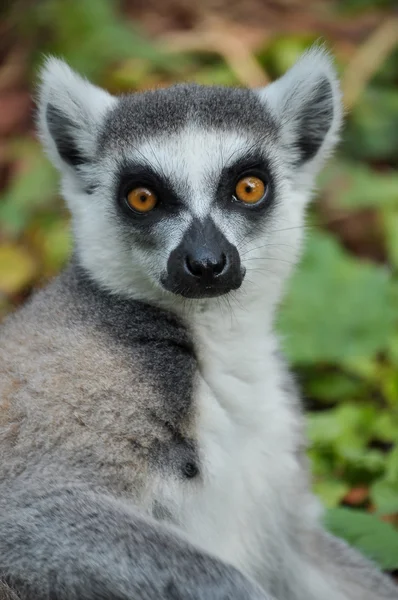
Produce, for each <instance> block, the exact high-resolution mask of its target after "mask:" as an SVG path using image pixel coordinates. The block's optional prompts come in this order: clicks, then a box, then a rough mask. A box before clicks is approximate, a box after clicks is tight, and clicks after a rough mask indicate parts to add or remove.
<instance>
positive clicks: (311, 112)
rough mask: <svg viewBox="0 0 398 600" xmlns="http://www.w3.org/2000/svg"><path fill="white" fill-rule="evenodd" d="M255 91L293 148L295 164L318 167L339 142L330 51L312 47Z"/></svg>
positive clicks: (338, 105) (337, 103)
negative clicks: (270, 81) (290, 66)
mask: <svg viewBox="0 0 398 600" xmlns="http://www.w3.org/2000/svg"><path fill="white" fill-rule="evenodd" d="M258 94H259V95H260V98H261V99H262V101H263V102H264V103H265V104H266V106H267V107H268V109H269V110H271V112H272V114H273V115H274V117H275V118H276V120H277V122H278V123H279V124H280V126H281V138H282V142H283V144H284V145H286V147H287V148H289V150H290V151H291V150H292V148H293V149H294V150H295V153H294V162H295V165H296V166H303V165H307V164H310V163H311V164H314V165H315V166H316V167H318V164H319V166H320V164H321V163H322V162H323V160H324V159H325V158H326V156H327V155H328V154H329V153H330V151H331V150H332V149H333V147H334V146H335V144H336V143H337V141H338V133H339V129H340V127H341V123H342V112H343V111H342V104H341V93H340V88H339V83H338V79H337V74H336V72H335V69H334V66H333V63H332V60H331V58H330V56H329V54H328V53H327V52H326V51H325V50H324V49H323V48H320V47H314V48H312V49H311V50H309V51H307V52H306V53H305V54H303V56H302V57H301V58H300V59H299V61H298V62H297V63H296V64H295V65H294V66H293V67H292V68H291V69H290V70H289V71H288V72H287V73H285V75H283V77H281V78H280V79H278V80H276V81H275V82H273V83H271V84H270V85H268V86H267V87H265V88H263V89H262V90H259V91H258Z"/></svg>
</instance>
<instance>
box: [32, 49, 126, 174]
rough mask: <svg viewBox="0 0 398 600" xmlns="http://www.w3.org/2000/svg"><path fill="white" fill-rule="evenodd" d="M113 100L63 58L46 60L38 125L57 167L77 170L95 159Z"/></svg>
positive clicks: (41, 85)
mask: <svg viewBox="0 0 398 600" xmlns="http://www.w3.org/2000/svg"><path fill="white" fill-rule="evenodd" d="M114 102H116V99H115V98H114V97H113V96H111V95H110V94H108V93H107V92H106V91H105V90H102V89H101V88H98V87H96V86H95V85H93V84H91V83H90V82H88V81H87V80H85V79H83V78H82V77H80V76H79V75H78V74H77V73H75V72H74V71H72V69H71V68H70V67H68V65H67V64H66V63H64V62H63V61H62V60H59V59H57V58H49V59H47V60H46V62H45V64H44V66H43V69H42V71H41V84H40V87H39V103H38V108H39V110H38V127H39V133H40V136H41V138H42V141H43V144H44V146H45V148H46V149H47V151H48V153H49V156H50V158H51V160H52V161H53V163H54V164H55V166H56V167H58V168H61V169H62V167H64V166H65V165H68V167H71V168H72V169H76V168H78V167H79V166H80V165H83V164H85V163H87V162H90V160H92V158H93V157H94V155H95V146H96V140H97V134H98V130H99V127H100V125H101V123H102V121H103V118H104V115H105V113H106V112H107V110H109V108H110V107H111V106H112V105H113V103H114Z"/></svg>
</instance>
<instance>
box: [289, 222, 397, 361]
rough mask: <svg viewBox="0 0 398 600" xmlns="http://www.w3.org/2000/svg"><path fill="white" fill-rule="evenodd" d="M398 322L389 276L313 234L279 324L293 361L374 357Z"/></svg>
mask: <svg viewBox="0 0 398 600" xmlns="http://www.w3.org/2000/svg"><path fill="white" fill-rule="evenodd" d="M330 315H333V318H330ZM396 319H397V316H396V311H395V306H394V296H393V293H392V289H391V282H390V277H389V274H388V271H387V270H386V269H382V268H380V267H376V266H375V265H373V264H371V263H365V262H359V261H357V260H355V259H353V258H351V257H349V256H348V255H347V254H346V253H345V252H344V251H343V250H342V248H341V247H340V246H339V245H338V243H337V242H336V240H334V239H333V238H332V237H331V236H327V235H326V234H325V233H321V232H319V231H317V232H315V231H314V232H312V234H311V236H310V238H309V239H308V241H307V252H306V254H305V257H304V260H303V262H302V264H301V268H300V270H299V271H298V272H297V274H296V275H295V276H294V279H293V282H292V286H291V289H290V294H289V296H288V299H287V302H286V305H285V307H284V310H283V312H282V314H281V319H280V325H281V331H282V332H283V334H284V338H285V339H286V351H287V353H288V356H289V357H290V359H291V360H292V361H293V362H294V363H296V364H311V363H313V364H314V363H315V364H316V363H321V362H326V363H332V364H338V365H341V364H344V363H345V362H346V361H348V360H361V359H362V358H368V357H370V356H374V355H375V354H376V353H377V352H379V351H381V350H383V348H384V347H385V346H386V344H387V341H388V339H389V337H390V332H391V329H392V328H393V327H394V325H395V323H396Z"/></svg>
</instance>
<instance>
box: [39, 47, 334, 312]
mask: <svg viewBox="0 0 398 600" xmlns="http://www.w3.org/2000/svg"><path fill="white" fill-rule="evenodd" d="M340 122H341V107H340V93H339V88H338V83H337V79H336V75H335V72H334V69H333V67H332V64H331V61H330V59H329V57H328V55H327V53H326V52H325V51H324V50H322V49H319V48H315V49H313V50H311V51H309V52H307V53H306V54H305V55H304V56H303V57H302V58H301V59H300V60H299V62H298V63H297V64H296V65H295V66H294V67H293V68H292V69H291V70H290V71H288V72H287V73H286V74H285V75H284V76H283V77H281V78H280V79H279V80H277V81H276V82H274V83H272V84H271V85H268V86H267V87H265V88H264V89H261V90H247V89H233V88H222V87H204V86H199V85H193V84H189V85H176V86H173V87H170V88H168V89H157V90H154V91H148V92H144V93H136V94H132V95H126V96H122V97H113V96H111V95H110V94H108V93H107V92H106V91H104V90H102V89H100V88H98V87H96V86H94V85H92V84H91V83H89V82H88V81H86V80H84V79H82V78H81V77H80V76H79V75H77V74H76V73H74V72H73V71H72V70H71V69H70V68H69V67H68V66H67V65H66V64H64V63H63V62H62V61H60V60H58V59H54V58H50V59H49V60H48V61H47V62H46V64H45V67H44V69H43V73H42V85H41V90H40V102H39V128H40V133H41V137H42V139H43V141H44V144H45V146H46V148H47V151H48V152H49V155H50V157H51V159H52V160H53V162H54V163H55V165H56V166H57V167H58V169H59V170H60V172H61V174H62V190H63V194H64V196H65V198H66V201H67V203H68V205H69V208H70V210H71V212H72V217H73V226H74V234H75V242H76V250H77V255H78V258H79V260H80V263H81V264H82V265H83V266H84V267H85V269H86V270H88V272H89V273H90V274H91V276H92V277H93V278H94V279H95V280H96V281H97V282H99V283H100V285H102V286H104V287H106V288H108V289H109V290H111V291H112V292H114V293H120V294H123V295H128V296H132V297H136V298H140V299H147V300H153V301H155V302H156V301H157V300H159V301H161V300H164V301H170V300H171V301H172V302H174V303H178V299H179V298H181V297H183V298H191V299H197V298H210V297H217V296H220V295H223V294H227V293H231V292H234V291H236V290H239V292H235V293H242V291H244V290H245V289H246V292H247V291H248V290H249V289H251V287H250V286H251V285H252V284H253V283H256V281H257V285H258V282H259V281H260V280H261V282H263V283H264V285H268V288H269V289H268V293H269V294H270V295H272V294H273V293H274V292H273V291H272V290H277V289H278V287H279V284H280V282H281V281H282V280H283V279H284V278H285V277H286V275H287V274H288V272H289V268H290V267H289V265H290V264H291V263H292V262H293V261H294V259H295V258H296V255H297V252H298V249H299V247H300V241H301V237H302V225H303V218H304V208H305V204H306V202H307V200H308V198H309V196H310V194H311V188H312V187H313V183H314V177H315V175H316V173H317V171H318V170H319V168H320V167H321V165H322V163H323V160H324V159H325V157H326V156H327V154H328V153H329V152H330V151H331V149H332V148H333V146H334V144H335V142H336V139H337V134H338V130H339V127H340ZM256 261H257V262H256ZM254 280H256V281H254ZM254 289H255V288H254V287H253V290H254Z"/></svg>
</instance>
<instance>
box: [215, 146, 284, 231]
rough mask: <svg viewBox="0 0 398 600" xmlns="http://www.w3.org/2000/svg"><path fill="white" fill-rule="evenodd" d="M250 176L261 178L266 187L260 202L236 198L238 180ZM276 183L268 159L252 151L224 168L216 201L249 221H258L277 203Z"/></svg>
mask: <svg viewBox="0 0 398 600" xmlns="http://www.w3.org/2000/svg"><path fill="white" fill-rule="evenodd" d="M250 176H252V177H255V178H258V179H260V180H261V181H262V182H263V183H264V186H265V188H266V193H265V195H264V200H263V201H262V202H260V203H258V204H245V203H243V202H239V201H237V199H236V186H237V184H238V182H239V181H240V180H241V179H242V178H244V177H250ZM274 184H275V182H274V178H273V176H272V172H271V168H270V165H269V162H268V160H267V159H266V158H265V157H264V156H263V155H262V154H261V153H259V152H250V153H248V154H246V155H245V156H243V157H241V158H240V159H238V160H237V161H236V162H234V163H233V164H232V165H229V166H227V167H225V168H224V169H223V170H222V172H221V175H220V177H219V181H218V186H217V189H216V192H215V203H217V204H218V205H219V206H220V207H222V208H223V209H224V210H228V211H231V213H236V212H238V213H239V214H241V215H242V216H244V217H245V218H247V219H248V220H249V221H258V219H259V217H260V216H261V215H263V214H265V213H268V212H269V211H270V210H271V209H272V207H273V205H274V203H275V193H274V187H275V185H274Z"/></svg>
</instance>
